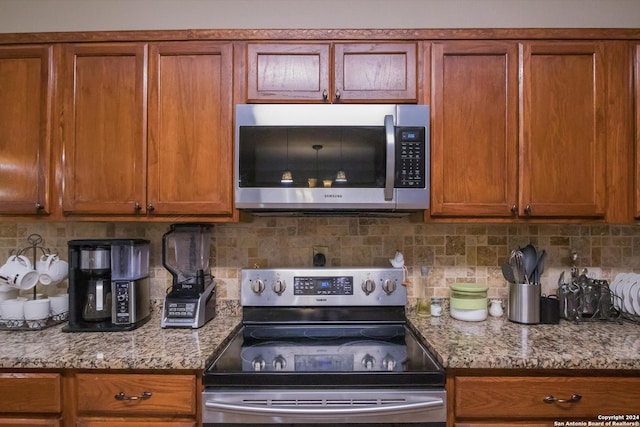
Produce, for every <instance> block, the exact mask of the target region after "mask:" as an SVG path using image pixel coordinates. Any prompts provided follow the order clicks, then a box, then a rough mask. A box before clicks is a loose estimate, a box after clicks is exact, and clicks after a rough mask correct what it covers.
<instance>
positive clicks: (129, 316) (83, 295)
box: [63, 239, 150, 332]
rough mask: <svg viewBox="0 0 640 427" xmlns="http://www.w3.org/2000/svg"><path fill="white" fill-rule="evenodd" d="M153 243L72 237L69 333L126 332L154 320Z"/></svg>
mask: <svg viewBox="0 0 640 427" xmlns="http://www.w3.org/2000/svg"><path fill="white" fill-rule="evenodd" d="M149 245H150V242H149V241H148V240H144V239H99V240H71V241H69V242H68V248H69V324H68V325H67V326H66V327H65V328H63V330H64V331H67V332H90V331H123V330H131V329H135V328H138V327H139V326H142V325H143V324H144V323H146V322H147V321H148V320H149V315H150V295H149Z"/></svg>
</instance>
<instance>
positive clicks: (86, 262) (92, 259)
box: [80, 246, 111, 322]
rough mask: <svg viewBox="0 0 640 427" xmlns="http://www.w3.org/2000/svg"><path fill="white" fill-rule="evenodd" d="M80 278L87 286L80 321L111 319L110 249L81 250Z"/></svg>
mask: <svg viewBox="0 0 640 427" xmlns="http://www.w3.org/2000/svg"><path fill="white" fill-rule="evenodd" d="M80 277H81V280H82V281H83V282H84V283H86V286H87V289H86V294H85V295H84V303H83V305H82V316H81V317H82V320H83V321H85V322H101V321H104V320H109V319H111V247H110V246H95V247H91V246H89V247H85V248H81V249H80Z"/></svg>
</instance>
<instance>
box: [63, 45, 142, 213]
mask: <svg viewBox="0 0 640 427" xmlns="http://www.w3.org/2000/svg"><path fill="white" fill-rule="evenodd" d="M145 64H146V46H145V45H143V44H136V43H117V44H92V45H88V44H87V45H82V44H80V45H68V46H65V47H64V65H65V71H64V75H63V86H64V95H63V96H64V100H63V103H64V104H63V121H64V124H63V129H62V144H63V155H64V160H63V168H64V189H63V198H62V203H63V210H64V211H65V212H66V213H80V214H96V213H97V214H133V213H135V212H137V210H136V207H140V206H141V205H144V204H145V189H146V148H147V147H146V116H145V91H146V85H145V81H144V77H145V75H146V68H145ZM138 210H139V209H138Z"/></svg>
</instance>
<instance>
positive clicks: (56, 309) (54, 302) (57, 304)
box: [49, 294, 69, 316]
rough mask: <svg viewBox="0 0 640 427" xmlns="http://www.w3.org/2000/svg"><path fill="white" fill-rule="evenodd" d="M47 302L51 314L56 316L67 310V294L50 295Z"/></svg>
mask: <svg viewBox="0 0 640 427" xmlns="http://www.w3.org/2000/svg"><path fill="white" fill-rule="evenodd" d="M49 302H50V304H51V315H52V316H58V315H61V314H63V313H66V312H67V311H69V294H57V295H51V296H50V297H49Z"/></svg>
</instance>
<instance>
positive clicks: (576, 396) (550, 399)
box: [544, 394, 582, 403]
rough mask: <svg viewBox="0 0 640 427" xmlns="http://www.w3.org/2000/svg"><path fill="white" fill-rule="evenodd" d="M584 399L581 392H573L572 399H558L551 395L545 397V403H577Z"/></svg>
mask: <svg viewBox="0 0 640 427" xmlns="http://www.w3.org/2000/svg"><path fill="white" fill-rule="evenodd" d="M580 399H582V395H580V394H572V395H571V398H570V399H558V398H556V397H553V396H552V395H549V396H547V397H545V398H544V403H575V402H579V401H580Z"/></svg>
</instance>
